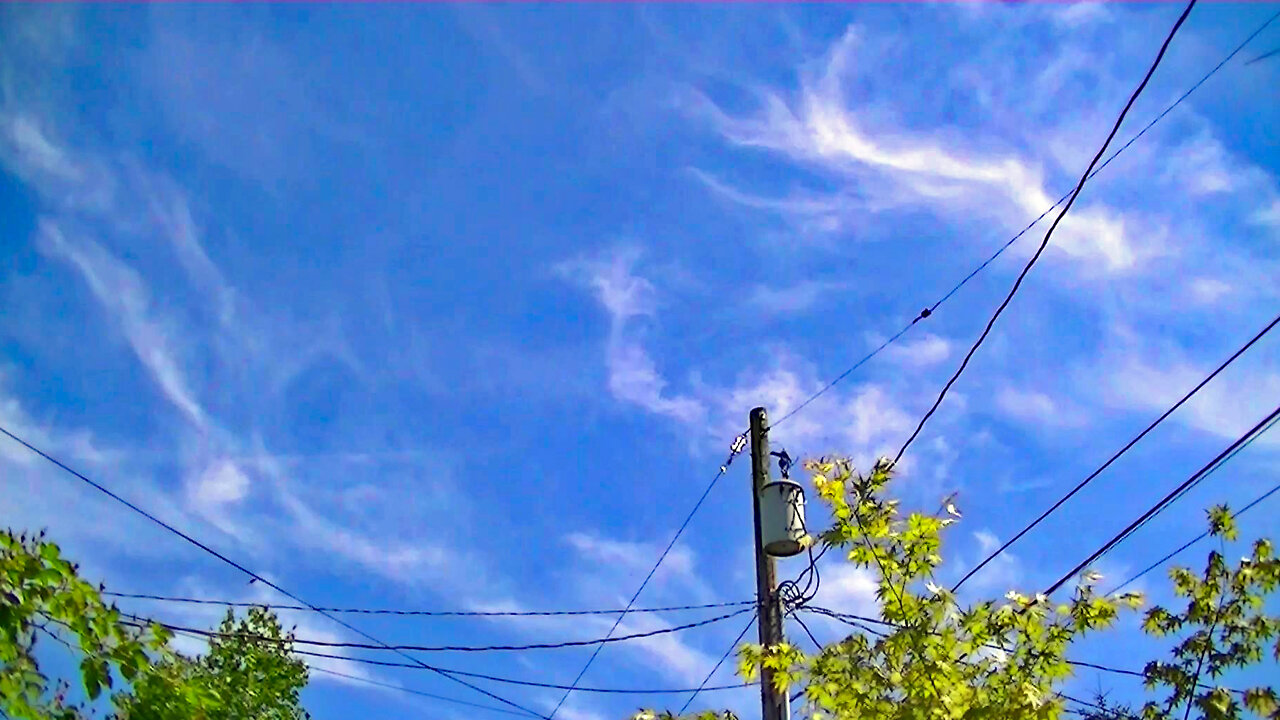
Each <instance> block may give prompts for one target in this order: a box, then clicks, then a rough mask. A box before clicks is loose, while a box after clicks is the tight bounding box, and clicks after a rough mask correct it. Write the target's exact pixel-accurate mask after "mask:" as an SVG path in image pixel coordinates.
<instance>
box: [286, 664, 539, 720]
mask: <svg viewBox="0 0 1280 720" xmlns="http://www.w3.org/2000/svg"><path fill="white" fill-rule="evenodd" d="M307 670H308V671H309V672H318V673H323V674H325V675H332V676H333V677H338V678H342V679H343V680H347V681H350V682H356V683H361V684H363V685H372V686H373V687H380V688H385V689H387V690H394V691H396V692H402V693H406V694H409V695H417V696H419V697H425V698H431V699H432V700H439V701H440V702H446V703H451V704H453V705H461V706H463V707H470V708H475V709H477V710H488V711H489V712H495V713H502V714H504V715H518V716H520V717H524V713H521V712H517V711H515V710H508V709H506V708H500V707H494V706H492V705H481V704H480V703H473V702H468V701H466V700H459V699H458V698H451V697H448V696H446V695H437V694H435V693H429V692H426V691H425V690H416V689H414V688H407V687H404V686H403V685H396V684H394V683H387V682H382V681H380V680H374V679H373V678H366V677H360V676H359V675H351V674H348V673H344V672H338V671H337V670H330V669H329V668H322V667H319V666H318V665H307Z"/></svg>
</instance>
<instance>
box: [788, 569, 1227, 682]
mask: <svg viewBox="0 0 1280 720" xmlns="http://www.w3.org/2000/svg"><path fill="white" fill-rule="evenodd" d="M1108 594H1110V593H1108ZM802 609H803V610H808V611H809V612H812V613H815V614H817V615H823V616H826V617H829V618H831V619H833V620H837V621H839V622H842V623H844V624H846V625H849V626H851V627H855V628H857V629H859V630H862V631H864V632H867V633H870V634H872V635H875V636H876V637H880V638H884V637H888V633H884V632H880V631H879V630H873V629H871V628H869V627H866V626H865V625H863V624H861V623H872V624H876V625H885V626H888V627H891V628H895V629H899V630H907V629H909V628H907V627H906V626H905V625H899V624H898V623H894V622H890V621H888V620H881V619H880V618H873V617H867V616H865V615H855V614H853V613H842V612H836V611H834V610H829V609H827V608H821V607H805V608H802ZM987 647H988V648H990V649H992V650H1003V651H1005V652H1008V648H1004V647H1000V646H999V645H994V644H988V645H987ZM1062 661H1063V662H1064V663H1066V664H1068V665H1073V666H1075V667H1083V668H1090V669H1093V670H1101V671H1102V672H1108V673H1114V674H1116V675H1128V676H1130V677H1140V678H1145V677H1146V674H1145V673H1143V672H1141V671H1139V670H1125V669H1124V668H1117V667H1109V666H1107V665H1099V664H1097V663H1091V662H1085V661H1083V660H1071V659H1068V658H1063V660H1062ZM1201 687H1204V688H1210V687H1213V686H1212V685H1205V684H1203V683H1202V684H1201ZM1232 692H1236V693H1238V692H1241V691H1239V690H1232Z"/></svg>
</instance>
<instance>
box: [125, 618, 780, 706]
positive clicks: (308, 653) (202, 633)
mask: <svg viewBox="0 0 1280 720" xmlns="http://www.w3.org/2000/svg"><path fill="white" fill-rule="evenodd" d="M120 622H121V623H122V624H125V625H129V626H131V627H135V628H140V629H143V628H146V627H147V626H146V624H145V623H140V622H135V621H132V620H121V621H120ZM174 632H175V633H177V634H179V635H187V636H190V637H194V638H199V639H209V638H211V637H214V636H217V635H218V633H217V632H214V631H212V630H195V629H192V630H186V629H183V630H175V631H174ZM290 652H292V653H293V654H294V655H300V656H302V657H312V658H323V659H326V660H342V661H344V662H352V663H357V664H360V665H371V666H375V667H393V668H404V669H406V670H426V669H427V668H424V667H422V665H421V664H419V663H407V662H399V661H396V660H377V659H374V658H365V657H349V656H346V655H334V654H331V653H322V652H315V651H312V650H300V649H298V648H292V649H291V650H290ZM441 670H443V671H444V672H447V673H449V674H451V675H458V676H460V677H467V678H474V679H476V680H488V681H489V682H495V683H500V684H504V685H517V686H520V687H534V688H547V689H550V690H567V689H568V688H569V687H570V686H569V685H563V684H558V683H550V682H538V681H535V680H520V679H518V678H509V677H503V676H500V675H487V674H485V673H478V672H470V671H467V670H457V669H453V668H441ZM754 684H755V683H739V684H736V685H715V686H712V687H704V688H702V691H703V692H711V691H717V692H718V691H721V690H737V689H740V688H744V687H751V686H752V685H754ZM574 689H575V690H577V691H578V692H584V693H596V694H604V695H676V694H680V693H687V692H693V690H694V688H600V687H589V686H583V687H577V688H574Z"/></svg>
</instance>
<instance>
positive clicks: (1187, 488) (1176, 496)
mask: <svg viewBox="0 0 1280 720" xmlns="http://www.w3.org/2000/svg"><path fill="white" fill-rule="evenodd" d="M1276 410H1277V411H1278V412H1280V407H1278V408H1276ZM1278 420H1280V414H1275V415H1273V416H1272V418H1271V421H1270V422H1268V423H1267V424H1266V425H1265V426H1264V427H1262V429H1261V430H1257V428H1255V430H1257V432H1255V433H1254V434H1253V435H1252V436H1251V437H1250V438H1249V439H1248V440H1246V441H1244V442H1243V443H1242V444H1240V445H1238V446H1236V448H1235V449H1233V450H1232V451H1231V454H1230V455H1227V456H1226V457H1225V458H1223V459H1222V460H1220V461H1219V462H1218V463H1217V464H1216V465H1214V466H1213V467H1212V468H1210V469H1209V471H1208V472H1206V473H1205V474H1204V475H1202V476H1200V477H1198V478H1196V480H1195V482H1192V483H1188V484H1185V485H1184V486H1183V487H1180V488H1178V489H1177V490H1176V491H1175V492H1174V493H1173V494H1172V496H1171V497H1169V498H1168V499H1167V501H1166V502H1165V503H1164V504H1163V505H1161V506H1160V507H1159V509H1157V510H1156V511H1155V512H1153V513H1151V514H1149V515H1147V516H1145V517H1143V518H1141V519H1139V520H1138V522H1137V523H1136V524H1135V525H1134V527H1132V528H1130V529H1128V530H1127V531H1126V532H1125V535H1124V537H1122V538H1120V541H1119V542H1117V543H1116V544H1117V545H1118V544H1120V542H1124V541H1125V540H1127V539H1129V537H1130V536H1131V535H1133V534H1135V533H1137V532H1138V531H1139V530H1141V529H1142V528H1144V527H1146V525H1147V523H1149V522H1151V521H1152V520H1153V519H1155V518H1156V517H1158V516H1159V515H1160V513H1162V512H1164V511H1165V510H1167V509H1168V508H1169V506H1170V505H1172V504H1174V503H1176V502H1178V501H1179V500H1181V499H1182V498H1183V497H1184V496H1186V494H1187V493H1189V492H1191V491H1192V490H1194V489H1195V488H1196V487H1197V486H1198V485H1199V484H1200V483H1202V482H1204V481H1205V480H1207V479H1208V478H1209V477H1210V476H1212V475H1213V474H1214V473H1215V472H1217V471H1218V470H1220V469H1221V468H1222V466H1223V465H1226V464H1227V463H1229V462H1231V460H1232V459H1234V458H1235V456H1236V455H1239V454H1240V452H1241V451H1242V450H1244V449H1245V448H1247V447H1249V446H1250V445H1252V444H1253V442H1254V441H1255V440H1257V439H1258V438H1260V437H1262V436H1263V435H1264V434H1265V433H1266V432H1267V431H1268V430H1270V429H1271V428H1272V427H1274V426H1275V424H1276V421H1278ZM1107 552H1110V550H1108V551H1107Z"/></svg>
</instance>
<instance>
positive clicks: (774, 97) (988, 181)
mask: <svg viewBox="0 0 1280 720" xmlns="http://www.w3.org/2000/svg"><path fill="white" fill-rule="evenodd" d="M861 48H862V42H861V37H860V33H859V31H858V30H857V29H855V28H850V29H849V30H848V31H847V32H846V33H845V35H844V37H843V38H842V39H841V40H840V41H839V42H837V43H836V44H835V45H834V47H833V48H832V49H831V51H830V53H829V54H828V56H827V57H826V58H825V61H824V64H823V66H822V69H821V71H820V72H818V73H813V74H809V75H807V76H805V77H803V78H802V82H801V87H800V90H799V93H798V98H797V99H795V100H794V101H789V100H788V99H787V98H785V97H784V96H783V95H782V94H781V93H777V92H770V91H763V92H762V93H761V105H762V107H761V109H760V111H759V112H758V113H757V114H756V115H754V116H745V117H744V116H732V115H729V114H727V113H726V112H724V111H723V110H721V109H720V108H719V107H718V106H717V105H715V104H714V103H713V102H712V101H711V100H710V99H709V98H707V97H706V96H704V95H701V94H699V93H696V92H694V93H693V96H692V97H693V102H692V105H693V107H694V108H696V112H698V113H699V114H701V115H702V117H704V118H705V119H706V120H707V121H709V122H710V123H711V125H712V126H713V127H714V128H715V129H716V130H717V131H719V132H720V133H721V135H722V136H723V137H724V138H725V139H726V140H728V141H729V142H731V143H733V144H735V145H738V146H740V147H743V148H754V149H760V150H766V151H769V152H772V153H776V154H780V155H782V156H784V157H787V158H790V159H792V160H794V161H796V162H799V163H803V164H804V165H807V166H809V167H812V168H814V169H817V170H820V171H822V172H824V173H826V174H827V175H828V176H832V177H836V178H842V179H843V180H844V181H845V182H847V183H849V184H850V185H851V186H852V187H854V188H856V192H857V194H858V195H859V196H861V197H864V198H866V200H867V202H866V208H867V210H868V211H871V212H874V211H876V210H877V209H890V208H898V207H904V206H906V207H919V208H922V209H925V210H926V211H929V212H935V213H937V212H942V211H946V212H951V213H957V214H963V215H973V214H975V213H977V214H979V215H980V216H983V217H988V218H991V219H993V220H997V221H999V222H1001V223H1003V224H1004V225H1005V226H1006V227H1008V228H1010V229H1020V228H1021V226H1022V225H1023V224H1025V222H1026V220H1027V218H1031V217H1036V216H1037V215H1039V214H1040V213H1041V212H1042V211H1044V210H1045V209H1046V208H1048V207H1049V206H1050V205H1052V204H1053V202H1054V200H1056V197H1057V196H1056V195H1055V194H1053V193H1051V192H1050V191H1049V190H1048V188H1047V186H1046V183H1045V179H1044V176H1045V173H1044V171H1043V170H1042V169H1041V168H1040V167H1039V166H1038V165H1037V164H1036V163H1035V162H1034V161H1032V160H1030V159H1027V158H1024V157H1021V156H1020V155H1019V154H1018V153H1016V152H1014V151H1012V150H1008V151H1005V152H1003V153H992V152H989V151H979V150H977V149H976V148H974V149H969V150H966V149H964V148H961V147H957V146H956V145H955V144H954V143H947V142H945V141H944V140H943V139H942V138H935V137H933V136H931V135H928V134H916V133H910V132H905V131H902V130H900V129H898V130H892V129H889V128H882V129H879V130H871V129H869V127H868V126H869V125H871V124H872V119H871V115H869V114H860V113H859V112H857V111H855V110H853V109H851V108H850V107H848V106H847V105H846V103H845V101H844V98H843V88H844V87H846V86H847V85H849V84H850V81H851V79H852V77H851V76H852V75H853V74H854V68H855V67H856V66H857V59H858V52H859V51H860V49H861ZM722 194H724V193H722ZM819 205H820V203H819ZM814 207H816V205H815V206H814ZM798 209H800V210H801V211H802V212H806V213H807V212H810V208H809V207H801V208H798ZM1152 230H1153V228H1150V227H1146V223H1145V222H1143V221H1141V220H1140V219H1139V218H1138V216H1135V215H1132V214H1129V215H1121V214H1120V213H1118V212H1116V211H1114V210H1112V209H1109V208H1107V207H1105V206H1103V205H1101V204H1098V203H1096V202H1089V201H1081V202H1080V203H1077V207H1075V208H1074V209H1073V211H1072V214H1071V215H1070V216H1069V217H1068V219H1067V220H1065V221H1064V222H1063V223H1062V226H1061V227H1060V229H1059V230H1058V233H1057V236H1056V242H1055V245H1054V247H1055V248H1056V250H1055V252H1061V253H1065V254H1066V255H1068V256H1071V257H1074V258H1077V259H1079V260H1081V261H1085V262H1089V263H1090V264H1092V265H1094V266H1101V267H1104V268H1107V269H1109V270H1113V271H1119V270H1127V269H1130V268H1132V267H1134V266H1135V265H1137V264H1138V263H1139V262H1140V261H1141V260H1142V259H1143V258H1144V257H1145V256H1147V255H1150V254H1151V253H1152V252H1154V251H1156V250H1158V248H1156V247H1155V246H1153V245H1152V243H1153V242H1154V240H1143V239H1142V238H1144V237H1146V238H1152V237H1156V236H1158V233H1153V232H1152Z"/></svg>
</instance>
